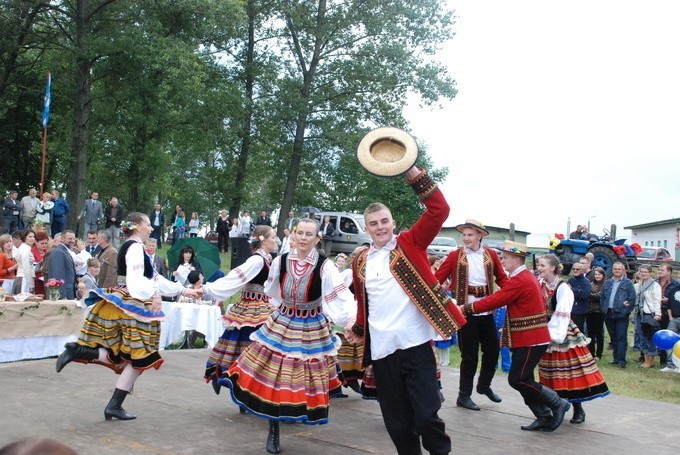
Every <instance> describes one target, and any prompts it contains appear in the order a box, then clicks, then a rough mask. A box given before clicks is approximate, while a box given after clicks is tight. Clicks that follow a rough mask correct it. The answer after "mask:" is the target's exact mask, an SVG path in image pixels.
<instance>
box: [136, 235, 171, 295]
mask: <svg viewBox="0 0 680 455" xmlns="http://www.w3.org/2000/svg"><path fill="white" fill-rule="evenodd" d="M144 255H146V252H145V251H144V245H143V244H142V242H141V240H139V239H135V243H133V244H132V245H130V247H129V248H128V250H127V253H125V264H126V266H127V275H126V276H125V282H126V287H127V291H128V292H129V293H130V295H131V296H132V297H134V298H136V299H139V300H151V298H152V297H153V295H154V294H155V293H156V292H160V294H161V295H163V296H166V297H175V296H177V295H179V294H180V293H181V292H182V284H181V283H177V282H174V281H170V280H168V279H167V278H165V277H163V276H161V275H159V274H158V272H156V271H155V270H154V276H153V278H147V277H145V276H144Z"/></svg>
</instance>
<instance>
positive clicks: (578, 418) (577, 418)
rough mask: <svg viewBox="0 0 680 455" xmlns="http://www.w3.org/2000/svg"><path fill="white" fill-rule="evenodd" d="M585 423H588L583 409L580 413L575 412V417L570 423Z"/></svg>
mask: <svg viewBox="0 0 680 455" xmlns="http://www.w3.org/2000/svg"><path fill="white" fill-rule="evenodd" d="M585 421H586V412H585V411H584V410H583V409H581V410H580V411H576V410H574V417H572V418H571V420H570V421H569V422H570V423H576V424H579V423H583V422H585Z"/></svg>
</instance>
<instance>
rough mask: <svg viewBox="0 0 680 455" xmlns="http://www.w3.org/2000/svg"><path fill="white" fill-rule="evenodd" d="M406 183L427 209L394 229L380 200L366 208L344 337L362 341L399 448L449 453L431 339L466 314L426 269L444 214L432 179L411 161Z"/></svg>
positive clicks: (400, 450) (444, 206)
mask: <svg viewBox="0 0 680 455" xmlns="http://www.w3.org/2000/svg"><path fill="white" fill-rule="evenodd" d="M405 176H406V178H407V183H408V184H409V185H411V187H412V188H413V189H414V191H415V192H416V194H417V195H418V196H419V197H420V199H421V201H422V203H423V204H425V207H426V211H425V213H424V214H423V215H422V216H421V217H420V219H419V220H418V221H417V222H416V223H415V224H414V225H413V227H412V228H411V229H409V230H406V231H403V232H401V233H400V234H399V236H395V235H394V233H393V232H394V228H395V222H394V219H393V218H392V214H391V212H390V210H389V208H387V207H386V206H384V205H383V204H379V203H374V204H371V205H369V206H368V207H367V208H366V210H365V211H364V217H365V220H366V230H367V232H368V233H369V234H370V236H371V239H372V244H371V246H370V247H369V248H364V249H363V250H362V251H361V252H359V253H358V254H357V256H356V258H355V260H354V262H353V266H352V268H353V275H354V286H355V296H356V298H357V303H358V305H357V306H358V311H357V323H356V324H355V325H354V327H352V334H353V335H350V341H351V340H352V339H355V336H356V337H358V338H356V339H357V340H358V339H361V338H363V339H364V342H365V344H364V361H363V364H364V366H368V365H370V364H372V365H373V371H374V373H375V378H376V382H377V392H378V401H379V403H380V410H381V412H382V415H383V420H384V422H385V427H386V428H387V431H388V433H389V435H390V438H391V439H392V442H393V443H394V445H395V446H396V448H397V452H398V453H399V454H400V455H401V454H416V453H421V439H422V445H423V447H424V448H425V450H427V451H429V452H430V454H448V453H449V452H450V451H451V439H450V438H449V436H448V435H447V434H446V432H445V428H444V421H443V420H441V419H440V418H439V416H438V415H437V412H438V411H439V409H440V407H441V402H440V400H439V395H438V385H437V379H436V371H437V366H436V361H435V358H434V353H433V351H432V348H431V347H430V340H432V339H433V338H434V337H435V336H436V335H437V334H439V335H440V336H442V337H444V338H449V337H451V335H452V334H453V332H455V331H456V330H458V328H459V327H460V326H461V325H463V324H464V323H465V318H464V317H463V315H462V313H461V312H460V310H459V309H458V307H457V306H455V305H454V304H453V302H452V301H451V299H450V298H449V297H447V296H446V294H445V293H444V291H443V290H442V288H441V286H440V285H439V283H438V282H437V280H436V279H435V277H434V275H432V272H431V269H430V267H429V262H428V259H427V246H428V245H429V244H430V242H431V241H432V239H434V237H435V236H436V235H437V234H438V233H439V231H440V229H441V226H442V224H443V223H444V221H445V220H446V218H447V217H448V215H449V206H448V204H447V203H446V200H445V199H444V196H443V194H442V193H441V191H440V190H439V189H438V188H437V185H436V183H435V182H434V181H433V180H432V179H431V178H430V177H429V176H428V175H427V173H426V172H425V171H421V170H419V169H418V168H416V167H411V168H410V169H409V170H408V171H406V173H405Z"/></svg>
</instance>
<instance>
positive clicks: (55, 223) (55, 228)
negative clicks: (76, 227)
mask: <svg viewBox="0 0 680 455" xmlns="http://www.w3.org/2000/svg"><path fill="white" fill-rule="evenodd" d="M52 202H54V209H52V237H54V235H55V234H58V233H60V232H62V231H63V230H64V228H65V227H66V219H67V218H66V217H67V215H68V212H69V211H70V210H71V207H70V206H69V205H68V202H67V201H66V199H64V198H63V197H60V193H59V191H57V190H53V191H52Z"/></svg>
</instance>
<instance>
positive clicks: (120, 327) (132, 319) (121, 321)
mask: <svg viewBox="0 0 680 455" xmlns="http://www.w3.org/2000/svg"><path fill="white" fill-rule="evenodd" d="M87 301H88V302H92V301H96V303H94V305H93V306H92V309H91V310H90V313H89V314H88V315H87V316H86V318H85V322H84V323H83V328H82V329H81V331H80V336H79V337H78V344H80V345H83V346H89V347H92V348H104V349H106V350H107V351H108V357H109V360H110V361H111V363H112V364H111V365H109V364H102V365H105V366H107V367H109V368H112V369H113V370H114V371H115V372H117V373H120V372H121V371H122V369H123V367H124V366H125V364H126V363H127V362H129V363H131V364H132V367H133V368H135V369H137V370H142V371H143V370H147V369H149V368H155V369H158V368H160V366H161V364H162V363H163V359H162V358H161V356H160V354H159V353H158V343H159V341H160V321H161V320H162V319H163V318H164V316H163V313H153V312H151V309H150V308H151V302H143V301H140V300H137V299H133V298H132V297H130V295H129V294H128V293H127V292H126V291H125V290H124V289H120V288H112V289H108V290H106V291H104V290H102V289H98V290H96V291H91V294H90V297H89V298H88V299H87ZM84 363H87V362H84ZM93 363H98V362H97V361H94V362H93Z"/></svg>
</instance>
